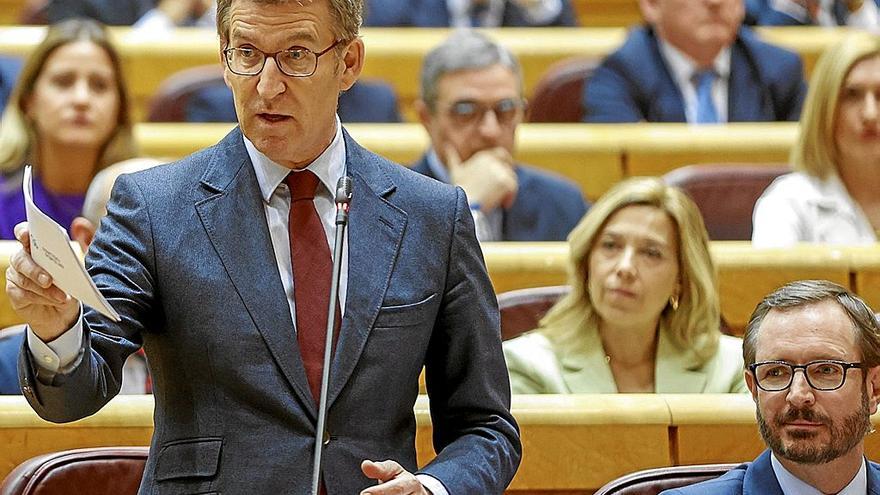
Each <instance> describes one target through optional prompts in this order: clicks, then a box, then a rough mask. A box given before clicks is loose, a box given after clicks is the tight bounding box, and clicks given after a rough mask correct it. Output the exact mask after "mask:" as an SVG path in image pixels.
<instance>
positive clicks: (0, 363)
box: [0, 332, 24, 395]
mask: <svg viewBox="0 0 880 495" xmlns="http://www.w3.org/2000/svg"><path fill="white" fill-rule="evenodd" d="M23 340H24V332H19V333H15V334H13V335H9V336H5V337H4V338H2V339H0V395H21V388H20V387H19V386H18V373H17V372H16V365H15V364H16V362H18V354H19V351H21V343H22V341H23Z"/></svg>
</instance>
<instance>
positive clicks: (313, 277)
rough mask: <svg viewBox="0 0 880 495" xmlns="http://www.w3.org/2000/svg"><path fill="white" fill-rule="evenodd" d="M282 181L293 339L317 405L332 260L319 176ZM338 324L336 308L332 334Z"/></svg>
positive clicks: (294, 174)
mask: <svg viewBox="0 0 880 495" xmlns="http://www.w3.org/2000/svg"><path fill="white" fill-rule="evenodd" d="M285 182H286V183H287V186H288V187H289V188H290V216H289V218H288V220H289V222H290V223H289V225H288V232H289V235H290V261H291V265H292V267H293V297H294V300H295V302H296V340H297V342H298V343H299V350H300V355H301V357H302V360H303V365H305V368H306V376H307V377H308V379H309V388H311V391H312V397H313V398H314V399H315V403H318V402H319V398H320V395H321V370H322V368H323V360H324V341H325V339H326V335H327V309H328V308H329V307H330V279H331V277H332V273H333V261H332V260H331V258H330V247H329V246H328V244H327V235H326V234H325V233H324V227H323V225H322V224H321V218H320V217H318V211H317V210H316V209H315V202H314V199H315V191H317V189H318V184H319V180H318V176H316V175H315V174H314V173H312V172H310V171H308V170H304V171H302V172H291V173H290V174H288V176H287V179H285ZM339 321H340V319H339V305H337V306H336V327H335V330H334V334H338V332H339ZM335 337H336V335H334V338H335Z"/></svg>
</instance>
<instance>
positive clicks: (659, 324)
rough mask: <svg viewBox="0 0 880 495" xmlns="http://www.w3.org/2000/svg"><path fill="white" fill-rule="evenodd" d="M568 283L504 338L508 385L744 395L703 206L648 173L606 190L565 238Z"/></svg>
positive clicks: (531, 390)
mask: <svg viewBox="0 0 880 495" xmlns="http://www.w3.org/2000/svg"><path fill="white" fill-rule="evenodd" d="M568 241H569V245H570V250H571V254H570V256H571V259H570V262H569V277H568V278H569V280H568V283H569V285H571V287H572V291H571V293H570V294H568V295H567V296H565V297H563V298H562V299H561V300H560V301H559V302H558V303H557V304H556V305H555V306H554V307H553V308H552V309H551V310H550V311H549V312H548V313H547V316H545V317H544V319H543V320H541V324H540V327H539V328H538V329H537V330H534V331H532V332H529V333H527V334H525V335H522V336H520V337H518V338H515V339H513V340H510V341H507V342H505V343H504V355H505V357H506V359H507V367H508V371H509V372H510V381H511V386H512V388H513V393H515V394H567V393H617V392H639V393H650V392H656V393H730V392H733V393H744V392H747V389H746V386H745V383H744V381H743V358H742V341H741V340H740V339H737V338H734V337H729V336H725V335H722V334H721V332H720V330H719V321H720V309H719V302H718V283H717V277H716V274H715V268H714V266H713V265H712V260H711V258H710V256H709V241H708V235H707V233H706V228H705V226H704V225H703V220H702V217H701V216H700V212H699V210H698V209H697V207H696V205H694V203H693V201H691V200H690V199H689V198H688V197H687V196H686V195H685V194H684V193H682V192H681V191H679V190H678V189H676V188H674V187H670V186H667V185H666V184H664V183H663V181H662V180H660V179H656V178H634V179H629V180H626V181H623V182H621V183H619V184H618V185H617V186H615V187H613V188H612V189H611V190H609V191H608V192H607V193H606V194H605V195H604V196H603V197H602V198H601V199H599V201H597V202H596V204H595V205H593V207H592V208H591V209H590V211H589V212H588V213H587V215H586V216H585V217H584V218H583V219H582V220H581V222H580V223H579V224H578V226H577V227H575V229H574V230H573V231H572V233H571V235H570V236H569V238H568Z"/></svg>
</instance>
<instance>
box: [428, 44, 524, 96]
mask: <svg viewBox="0 0 880 495" xmlns="http://www.w3.org/2000/svg"><path fill="white" fill-rule="evenodd" d="M496 64H501V65H502V66H504V67H507V68H508V69H510V70H511V71H512V72H513V73H514V74H515V75H516V79H517V82H518V84H519V90H520V93H522V68H520V65H519V62H518V61H517V60H516V57H514V56H513V54H512V53H511V52H510V50H508V49H507V48H504V47H503V46H501V45H500V44H498V43H495V42H494V41H492V40H491V39H489V38H488V37H487V36H485V35H484V34H482V33H479V32H477V31H474V30H472V29H458V30H456V31H454V32H453V33H452V34H451V35H450V36H449V37H448V38H446V40H445V41H443V43H440V44H439V45H438V46H436V47H434V48H433V49H432V50H431V51H430V52H428V54H427V55H425V61H424V63H423V64H422V74H421V83H422V86H421V98H422V101H424V102H425V104H426V105H427V106H428V108H429V109H430V110H431V111H432V112H433V111H434V109H435V105H436V104H437V85H438V83H439V81H440V78H442V77H443V76H444V75H446V74H448V73H450V72H456V71H460V70H476V69H485V68H486V67H491V66H493V65H496Z"/></svg>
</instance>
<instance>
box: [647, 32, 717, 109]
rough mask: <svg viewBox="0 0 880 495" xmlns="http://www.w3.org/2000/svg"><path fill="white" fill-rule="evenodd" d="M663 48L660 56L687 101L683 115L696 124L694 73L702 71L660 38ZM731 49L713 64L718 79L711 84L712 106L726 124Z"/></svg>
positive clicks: (688, 58) (685, 101)
mask: <svg viewBox="0 0 880 495" xmlns="http://www.w3.org/2000/svg"><path fill="white" fill-rule="evenodd" d="M657 41H658V43H659V45H660V55H661V56H662V57H663V61H664V62H666V67H668V68H669V73H670V75H672V80H673V81H675V85H676V86H678V90H679V91H680V92H681V97H682V99H683V100H684V115H685V118H686V119H687V121H688V123H691V124H693V123H695V122H696V121H697V88H695V87H694V84H693V82H692V81H693V77H694V74H695V73H696V72H697V71H698V70H699V69H700V68H699V67H697V64H696V63H695V62H694V61H693V59H691V58H690V57H689V56H687V55H685V53H684V52H682V51H681V50H679V49H678V48H676V47H674V46H672V45H671V44H670V43H667V42H665V41H663V40H661V39H658V40H657ZM730 57H731V51H730V47H727V48H724V49H723V50H721V52H720V53H718V56H717V57H715V62H714V63H713V64H712V65H713V68H714V69H715V73H716V74H717V75H718V77H716V78H715V81H713V82H712V103H714V104H715V111H716V113H717V115H718V122H727V96H728V89H727V88H728V83H729V81H730Z"/></svg>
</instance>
